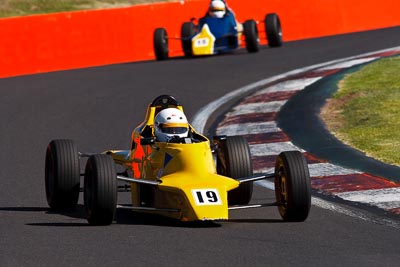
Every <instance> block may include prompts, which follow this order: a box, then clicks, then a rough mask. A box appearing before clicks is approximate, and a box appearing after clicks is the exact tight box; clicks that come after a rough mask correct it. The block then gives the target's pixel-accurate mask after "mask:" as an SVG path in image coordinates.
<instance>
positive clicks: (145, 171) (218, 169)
mask: <svg viewBox="0 0 400 267" xmlns="http://www.w3.org/2000/svg"><path fill="white" fill-rule="evenodd" d="M160 139H161V140H160ZM81 158H87V161H86V166H85V168H84V172H81V169H80V161H81V160H80V159H81ZM45 165H46V166H45V187H46V197H47V202H48V204H49V206H50V208H51V209H53V210H56V211H57V210H58V211H62V210H63V209H71V208H74V207H76V206H77V204H78V197H79V193H80V187H81V184H80V178H81V176H83V177H84V178H83V180H84V181H83V194H84V198H83V199H84V206H85V210H86V214H87V220H88V222H89V224H91V225H109V224H111V223H112V222H113V220H114V217H115V214H116V210H117V209H118V208H124V209H131V210H133V211H138V212H146V213H152V214H157V215H163V216H167V217H170V218H174V219H177V220H179V221H215V220H227V219H228V211H230V210H235V209H245V208H256V207H265V206H277V207H278V209H279V213H280V215H281V217H282V218H283V220H285V221H304V220H305V219H306V218H307V216H308V214H309V210H310V206H311V186H310V175H309V170H308V165H307V163H306V161H305V158H304V156H303V155H302V153H300V152H299V151H286V152H282V153H281V154H280V155H279V156H278V157H277V159H276V165H275V171H274V172H273V173H268V174H253V169H252V160H251V155H250V150H249V145H248V143H247V141H246V140H245V139H244V138H243V137H242V136H232V137H230V136H216V137H213V138H212V139H211V140H209V139H208V138H207V137H205V136H203V135H201V134H200V133H198V132H196V131H195V129H193V127H192V126H191V125H190V124H189V123H187V120H186V117H185V116H184V113H183V107H182V105H180V104H179V103H178V101H177V100H176V99H175V98H173V97H172V96H168V95H162V96H159V97H157V98H156V99H154V101H152V103H150V104H149V106H148V108H147V113H146V117H145V120H144V121H143V122H142V123H141V124H140V125H139V126H137V127H136V128H135V129H134V131H133V133H132V143H131V147H130V148H129V149H127V150H107V151H104V152H102V153H100V154H89V153H81V152H79V151H78V149H77V146H76V145H75V143H74V142H73V141H72V140H68V139H59V140H53V141H51V142H50V143H49V145H48V147H47V151H46V164H45ZM116 165H119V166H120V167H119V168H120V169H122V170H123V171H120V172H118V173H117V171H116V170H117V168H116ZM262 179H274V180H275V196H276V202H274V203H263V204H249V203H250V200H251V198H252V192H253V182H254V181H257V180H262ZM118 181H120V182H124V183H127V184H129V185H130V187H129V188H130V195H131V200H132V204H131V205H118V202H117V199H118V198H117V194H118V193H117V192H118Z"/></svg>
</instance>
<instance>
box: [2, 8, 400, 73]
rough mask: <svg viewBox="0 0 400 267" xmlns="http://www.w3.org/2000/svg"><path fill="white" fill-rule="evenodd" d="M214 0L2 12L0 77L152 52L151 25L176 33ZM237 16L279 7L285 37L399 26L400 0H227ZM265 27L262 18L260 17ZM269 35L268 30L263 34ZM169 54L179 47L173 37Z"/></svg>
mask: <svg viewBox="0 0 400 267" xmlns="http://www.w3.org/2000/svg"><path fill="white" fill-rule="evenodd" d="M208 2H209V0H191V1H190V0H189V1H180V2H174V3H160V4H153V5H140V6H133V7H128V8H117V9H108V10H94V11H78V12H66V13H57V14H49V15H36V16H27V17H16V18H8V19H0V77H9V76H16V75H23V74H33V73H40V72H48V71H54V70H65V69H73V68H82V67H89V66H100V65H106V64H114V63H123V62H132V61H138V60H152V59H154V53H153V43H152V38H153V30H154V28H156V27H165V28H166V29H167V32H168V35H169V36H170V37H174V36H176V37H178V36H179V32H180V26H181V24H182V22H184V21H188V20H189V19H190V18H191V17H197V18H199V17H201V16H202V15H204V14H205V10H206V9H207V5H208ZM227 2H228V4H229V6H230V7H231V8H232V9H233V10H234V11H235V13H236V16H237V19H238V20H239V21H244V20H246V19H249V18H253V19H256V20H263V18H264V16H265V14H266V13H270V12H276V13H278V14H279V16H280V18H281V22H282V28H283V34H284V40H285V41H292V40H298V39H305V38H313V37H321V36H327V35H335V34H342V33H349V32H355V31H364V30H371V29H377V28H384V27H391V26H400V15H399V14H400V1H399V0H381V1H379V2H377V1H376V0H253V1H252V0H247V1H243V0H228V1H227ZM260 29H261V25H260ZM261 37H263V34H261ZM170 50H171V52H170V54H171V55H173V56H177V55H181V51H180V43H179V41H173V40H170Z"/></svg>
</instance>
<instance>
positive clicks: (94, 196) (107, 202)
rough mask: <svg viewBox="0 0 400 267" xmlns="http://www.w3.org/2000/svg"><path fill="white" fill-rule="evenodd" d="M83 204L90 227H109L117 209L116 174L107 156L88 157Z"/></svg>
mask: <svg viewBox="0 0 400 267" xmlns="http://www.w3.org/2000/svg"><path fill="white" fill-rule="evenodd" d="M84 203H85V210H86V214H87V220H88V222H89V224H91V225H110V224H111V223H112V221H113V219H114V216H115V212H116V209H117V173H116V169H115V164H114V161H113V159H112V158H111V157H110V156H108V155H103V154H102V155H94V156H90V157H89V159H88V161H87V163H86V168H85V180H84Z"/></svg>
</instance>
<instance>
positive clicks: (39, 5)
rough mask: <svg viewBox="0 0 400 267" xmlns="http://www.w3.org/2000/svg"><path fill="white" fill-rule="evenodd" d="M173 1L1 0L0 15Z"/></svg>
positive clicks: (7, 15) (170, 0) (22, 14)
mask: <svg viewBox="0 0 400 267" xmlns="http://www.w3.org/2000/svg"><path fill="white" fill-rule="evenodd" d="M173 1H176V0H1V1H0V17H3V18H4V17H12V16H24V15H33V14H46V13H53V12H62V11H75V10H82V9H98V8H109V7H121V6H129V5H136V4H143V3H155V2H173Z"/></svg>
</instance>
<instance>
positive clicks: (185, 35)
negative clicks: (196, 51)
mask: <svg viewBox="0 0 400 267" xmlns="http://www.w3.org/2000/svg"><path fill="white" fill-rule="evenodd" d="M195 34H196V26H195V25H194V24H193V22H184V23H183V24H182V27H181V38H182V41H181V42H182V50H183V53H184V54H185V57H191V56H192V38H191V37H193V36H194V35H195Z"/></svg>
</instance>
